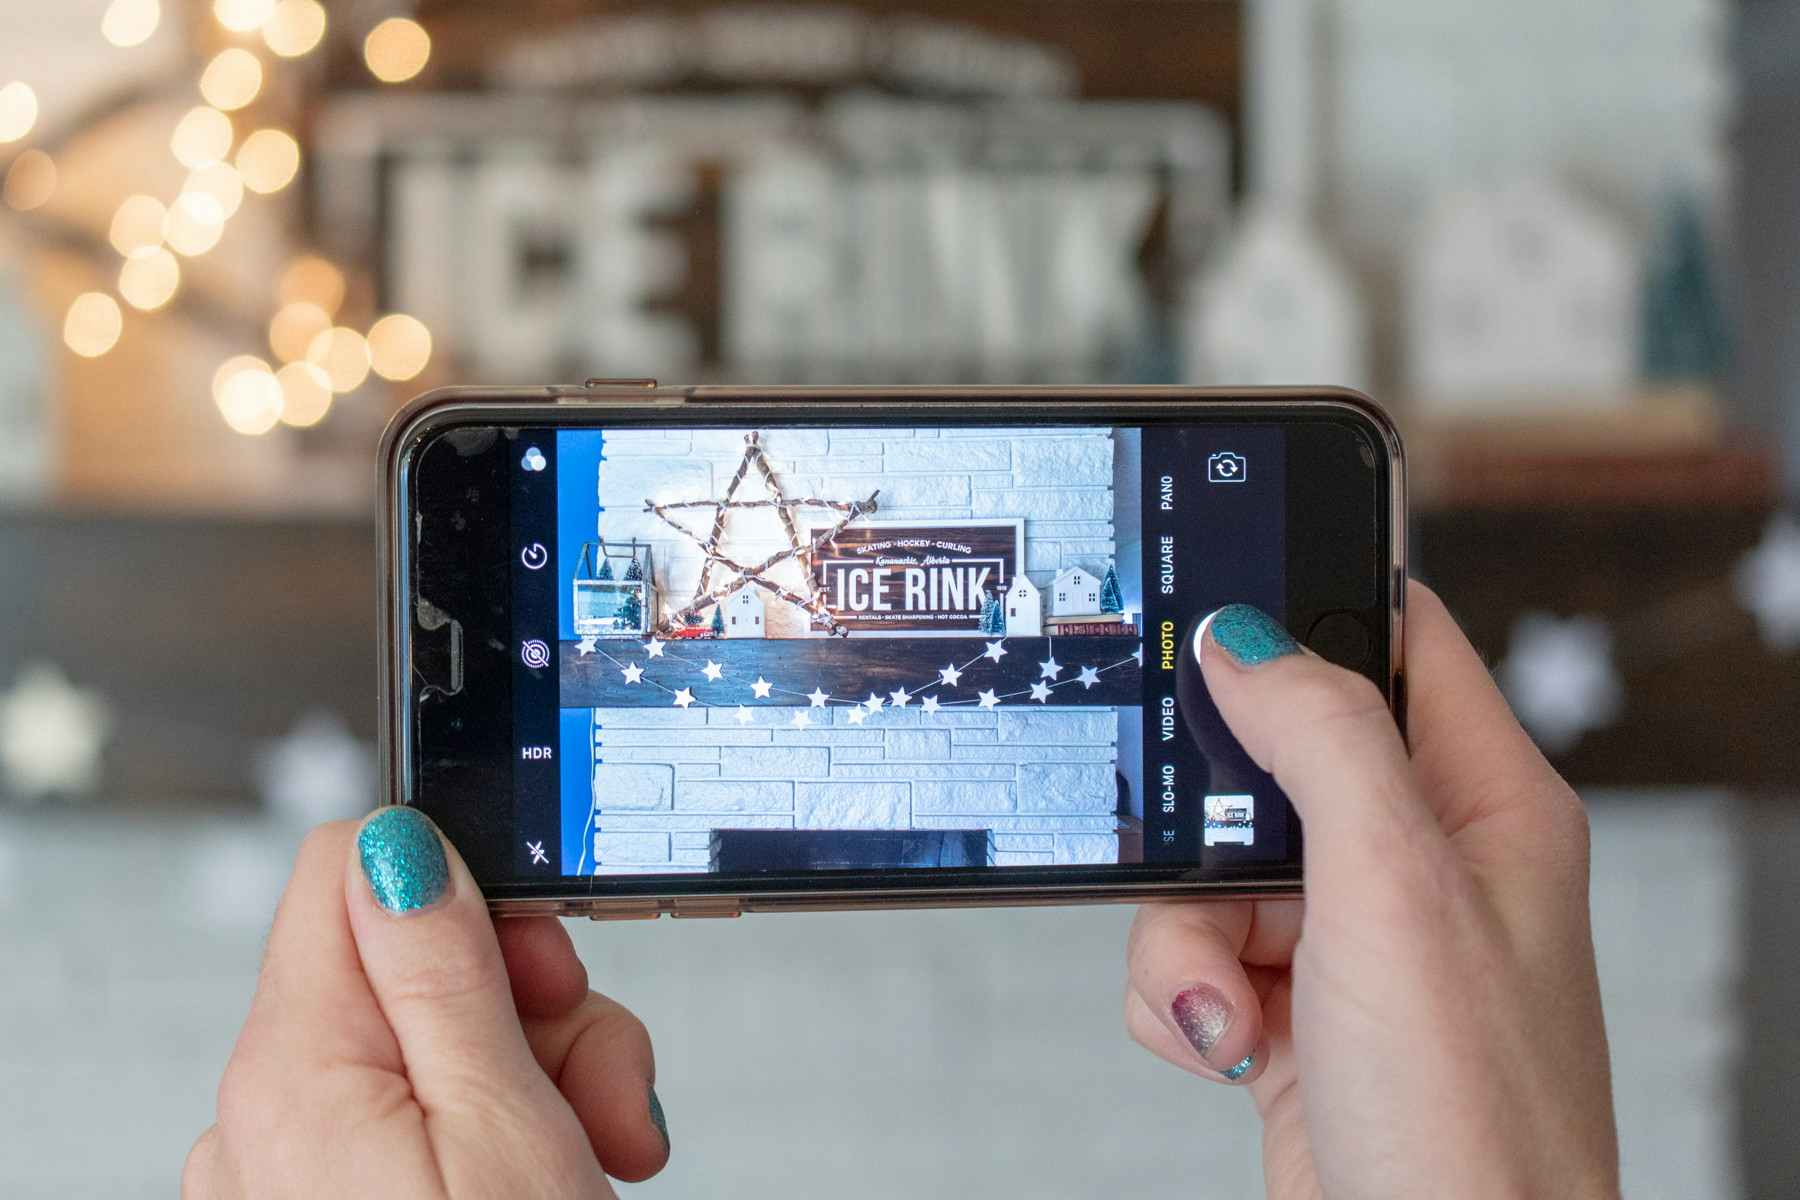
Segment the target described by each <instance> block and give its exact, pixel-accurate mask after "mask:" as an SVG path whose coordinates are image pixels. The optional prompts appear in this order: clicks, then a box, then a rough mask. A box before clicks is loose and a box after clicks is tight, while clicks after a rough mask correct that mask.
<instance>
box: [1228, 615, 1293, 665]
mask: <svg viewBox="0 0 1800 1200" xmlns="http://www.w3.org/2000/svg"><path fill="white" fill-rule="evenodd" d="M1208 628H1209V629H1210V630H1211V632H1212V639H1213V641H1214V642H1216V643H1217V644H1218V646H1219V648H1220V649H1222V650H1224V651H1225V653H1227V654H1229V655H1231V657H1232V658H1234V659H1236V660H1237V661H1238V662H1239V663H1240V664H1241V665H1243V666H1246V667H1254V666H1257V665H1258V664H1261V663H1266V662H1268V661H1269V660H1270V659H1275V658H1284V657H1286V656H1287V655H1289V654H1293V653H1295V652H1296V651H1298V650H1299V649H1300V643H1299V642H1296V641H1295V640H1294V638H1293V635H1292V634H1290V633H1289V632H1288V631H1287V630H1286V629H1284V628H1282V626H1281V623H1280V622H1279V621H1277V620H1276V619H1275V618H1274V617H1271V616H1269V615H1268V614H1267V613H1265V612H1263V611H1262V610H1261V609H1260V608H1252V607H1250V606H1249V605H1248V604H1227V605H1226V606H1225V607H1224V608H1221V609H1220V610H1219V611H1218V612H1216V613H1214V614H1213V616H1212V621H1211V622H1210V623H1209V625H1208Z"/></svg>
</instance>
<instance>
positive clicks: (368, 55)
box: [363, 17, 431, 83]
mask: <svg viewBox="0 0 1800 1200" xmlns="http://www.w3.org/2000/svg"><path fill="white" fill-rule="evenodd" d="M430 58H431V35H430V34H428V33H426V32H425V27H424V26H422V25H420V24H419V23H418V22H417V21H413V20H408V19H407V18H406V17H389V18H388V19H387V20H385V21H383V22H382V23H381V24H379V25H377V26H376V27H375V28H373V29H371V30H370V31H369V36H368V37H366V38H364V39H363V61H364V62H366V63H368V64H369V73H370V74H371V75H373V76H375V78H377V79H379V80H381V82H383V83H404V82H406V81H407V80H408V79H411V78H412V77H413V76H414V75H417V74H418V73H419V72H420V71H423V70H424V69H425V64H426V62H428V61H429V60H430Z"/></svg>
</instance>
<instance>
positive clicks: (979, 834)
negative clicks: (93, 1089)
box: [512, 425, 1291, 878]
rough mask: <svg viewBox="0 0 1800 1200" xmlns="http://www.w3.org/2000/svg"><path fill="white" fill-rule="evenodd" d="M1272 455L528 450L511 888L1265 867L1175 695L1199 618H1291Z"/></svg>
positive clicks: (520, 493)
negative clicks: (595, 881) (542, 881)
mask: <svg viewBox="0 0 1800 1200" xmlns="http://www.w3.org/2000/svg"><path fill="white" fill-rule="evenodd" d="M1282 441H1283V439H1282V434H1281V432H1280V430H1279V429H1276V428H1273V427H1267V426H1254V425H1243V426H1230V425H1192V426H1182V427H1165V426H1155V427H1147V428H1121V427H1111V426H1092V427H1089V426H1076V427H1055V428H1051V427H1037V426H1020V427H1004V428H995V427H986V428H970V427H954V428H952V427H944V428H916V427H914V428H895V427H870V428H839V427H833V428H829V429H818V428H792V427H762V428H749V427H743V428H729V429H727V428H709V429H685V428H681V429H678V428H643V427H631V428H619V429H604V430H600V429H581V430H575V429H563V430H540V431H533V430H524V431H521V432H520V433H519V435H518V437H517V440H516V442H515V443H514V445H515V449H514V450H513V451H512V455H513V458H514V460H515V464H516V465H515V468H514V471H513V480H514V484H513V490H514V497H513V499H514V503H513V509H512V511H513V537H514V545H515V547H516V557H515V558H514V560H513V565H512V577H513V612H514V625H515V641H516V654H515V663H514V668H513V669H514V672H515V678H514V683H515V686H514V707H515V740H516V743H517V756H516V759H515V763H514V781H515V813H514V817H515V825H516V828H517V830H518V832H519V835H520V836H519V837H517V838H516V839H515V844H516V846H517V848H518V849H517V855H516V857H517V863H516V866H517V869H518V872H519V874H520V876H521V877H523V878H538V877H544V876H546V875H555V874H562V875H569V876H590V875H601V876H626V875H679V874H688V873H697V872H714V873H725V874H742V873H757V872H781V873H792V872H806V871H832V870H846V869H855V870H869V869H884V870H885V869H897V868H993V869H996V870H1024V869H1039V870H1044V869H1051V870H1054V869H1056V868H1073V867H1089V868H1092V867H1093V866H1095V865H1101V864H1132V863H1153V864H1162V865H1168V864H1191V865H1193V866H1195V867H1209V868H1210V867H1226V868H1228V867H1230V866H1232V865H1234V864H1235V865H1249V864H1255V863H1266V862H1269V861H1284V860H1286V859H1288V858H1289V857H1290V846H1289V832H1288V821H1289V820H1290V819H1291V818H1290V816H1289V813H1288V809H1287V805H1286V802H1285V800H1283V799H1282V797H1281V796H1280V793H1279V792H1278V791H1276V790H1275V788H1274V785H1273V783H1272V781H1270V780H1269V779H1268V778H1267V776H1264V775H1262V774H1261V772H1260V771H1258V770H1257V769H1256V768H1255V767H1254V765H1252V764H1250V763H1249V762H1248V760H1247V759H1246V758H1244V757H1243V755H1242V752H1241V750H1239V749H1238V748H1237V747H1236V745H1235V743H1234V742H1232V741H1231V740H1230V738H1229V735H1228V734H1225V733H1223V730H1222V726H1220V725H1219V723H1218V720H1217V714H1216V713H1214V712H1205V713H1193V712H1189V711H1186V709H1189V708H1192V707H1194V706H1195V704H1196V703H1198V704H1199V705H1201V706H1205V707H1209V706H1207V705H1206V702H1205V700H1204V698H1203V697H1202V698H1200V699H1199V700H1198V701H1195V700H1194V699H1192V698H1186V699H1184V698H1183V697H1181V696H1178V695H1177V687H1176V669H1177V664H1178V660H1179V656H1181V655H1184V654H1188V653H1190V652H1191V651H1190V648H1189V640H1188V639H1189V635H1190V634H1191V633H1192V630H1193V626H1194V623H1195V622H1196V621H1197V619H1198V618H1199V617H1201V616H1203V615H1204V614H1205V613H1207V612H1209V611H1211V610H1212V609H1213V608H1215V607H1217V606H1218V605H1220V604H1224V603H1228V602H1232V601H1246V602H1249V603H1253V604H1256V605H1258V606H1260V607H1263V608H1265V609H1266V610H1268V611H1270V612H1273V613H1276V614H1278V615H1279V614H1280V612H1281V610H1282V606H1283V596H1284V593H1283V582H1284V581H1283V574H1282V561H1283V520H1284V517H1283V512H1282V497H1283V494H1284V493H1283V478H1282V476H1283V469H1284V462H1283V444H1282ZM1184 706H1185V708H1184ZM1209 729H1210V730H1214V731H1215V734H1216V735H1214V736H1209V735H1208V732H1207V731H1208V730H1209ZM1196 730H1198V731H1199V736H1196V732H1195V731H1196Z"/></svg>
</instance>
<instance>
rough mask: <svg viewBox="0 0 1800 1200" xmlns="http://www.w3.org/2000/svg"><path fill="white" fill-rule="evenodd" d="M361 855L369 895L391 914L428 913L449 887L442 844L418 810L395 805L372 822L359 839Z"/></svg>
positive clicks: (448, 870) (365, 826)
mask: <svg viewBox="0 0 1800 1200" xmlns="http://www.w3.org/2000/svg"><path fill="white" fill-rule="evenodd" d="M356 850H357V853H358V854H359V855H360V856H361V858H362V869H363V875H364V876H365V877H366V878H367V879H368V881H369V890H370V891H371V892H373V893H374V894H375V901H376V903H378V904H380V905H381V907H383V908H385V909H387V910H388V911H389V912H392V913H403V912H412V911H414V910H415V909H420V908H425V907H427V906H429V905H431V904H434V903H436V902H437V900H438V898H439V897H441V896H442V895H443V894H444V892H445V890H446V889H447V888H449V886H450V864H449V862H448V861H447V860H446V859H445V858H444V846H443V843H442V842H440V841H438V836H437V831H436V830H435V829H433V828H432V827H431V822H430V821H428V820H426V818H425V814H423V813H421V812H420V811H419V810H418V809H416V808H408V807H406V806H405V805H393V806H390V807H388V808H384V809H382V810H381V811H380V812H378V813H376V814H375V815H374V816H372V817H370V818H369V819H368V821H366V822H365V823H364V824H363V827H362V832H361V833H359V834H357V835H356Z"/></svg>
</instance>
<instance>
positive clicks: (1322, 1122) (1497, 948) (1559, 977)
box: [1126, 584, 1619, 1200]
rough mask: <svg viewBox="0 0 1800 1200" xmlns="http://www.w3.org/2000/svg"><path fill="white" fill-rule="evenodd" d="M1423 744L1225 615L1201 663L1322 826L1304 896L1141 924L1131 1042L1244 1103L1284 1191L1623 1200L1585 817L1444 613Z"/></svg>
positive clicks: (1305, 813) (1268, 761)
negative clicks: (1237, 1091)
mask: <svg viewBox="0 0 1800 1200" xmlns="http://www.w3.org/2000/svg"><path fill="white" fill-rule="evenodd" d="M1405 649H1406V656H1405V657H1406V670H1407V680H1408V685H1409V692H1410V698H1411V704H1410V711H1409V714H1408V717H1409V729H1408V732H1409V735H1410V743H1411V745H1410V749H1409V747H1408V744H1407V742H1406V741H1403V740H1402V739H1401V736H1400V733H1399V730H1398V729H1397V728H1396V727H1395V724H1394V721H1393V718H1392V716H1391V715H1390V714H1389V712H1388V710H1387V706H1386V704H1385V703H1384V702H1383V700H1382V697H1381V694H1380V693H1379V692H1378V691H1377V690H1376V689H1375V688H1374V687H1373V686H1372V685H1371V684H1370V683H1369V682H1368V681H1367V680H1365V679H1363V678H1361V677H1360V676H1357V675H1354V674H1352V673H1351V672H1348V671H1345V670H1342V669H1340V668H1338V667H1334V666H1332V665H1330V664H1329V663H1326V662H1325V661H1323V660H1322V659H1320V658H1317V657H1315V656H1313V655H1311V654H1308V653H1304V652H1301V651H1300V649H1299V647H1298V646H1296V645H1295V644H1294V642H1293V639H1292V638H1290V637H1289V636H1288V635H1287V633H1286V632H1285V631H1284V630H1282V629H1281V627H1280V626H1279V625H1278V624H1276V623H1275V622H1274V621H1272V620H1271V619H1269V618H1268V617H1266V616H1264V615H1263V614H1262V613H1260V612H1257V611H1256V610H1254V609H1249V608H1245V607H1242V606H1233V607H1231V608H1227V609H1223V610H1221V611H1220V612H1219V613H1218V614H1215V616H1214V617H1213V618H1212V619H1211V621H1210V623H1209V624H1208V625H1207V626H1203V627H1202V629H1201V630H1200V632H1199V635H1198V637H1197V639H1196V641H1195V643H1194V644H1193V645H1192V646H1191V647H1190V652H1192V653H1194V654H1196V656H1197V657H1198V658H1199V660H1200V667H1201V670H1202V672H1203V674H1204V676H1205V681H1206V687H1207V690H1208V692H1209V693H1210V695H1211V696H1212V699H1213V701H1214V703H1215V704H1216V705H1217V707H1218V709H1219V711H1220V714H1221V715H1222V716H1223V717H1224V719H1225V722H1226V723H1227V724H1228V725H1229V726H1230V728H1231V730H1232V732H1233V733H1234V734H1235V735H1236V737H1237V739H1238V740H1239V742H1241V743H1242V745H1243V747H1244V749H1245V750H1246V751H1247V752H1248V753H1249V755H1250V756H1251V758H1253V759H1254V760H1255V761H1256V763H1257V764H1258V765H1259V766H1261V767H1263V768H1264V769H1265V770H1267V771H1269V772H1270V773H1271V774H1273V775H1274V777H1275V779H1276V782H1278V783H1279V784H1280V785H1281V787H1282V789H1283V790H1284V791H1285V792H1286V793H1287V794H1288V796H1289V797H1290V798H1291V799H1292V800H1293V803H1294V807H1295V808H1296V810H1298V811H1299V813H1300V815H1301V818H1302V820H1303V821H1304V823H1305V833H1306V865H1305V884H1306V896H1305V899H1304V901H1301V900H1258V901H1248V900H1246V901H1236V902H1226V903H1216V902H1215V903H1207V902H1174V903H1162V904H1151V905H1146V906H1144V907H1143V908H1142V909H1141V910H1140V911H1139V914H1138V918H1137V921H1136V923H1135V924H1134V926H1133V928H1132V933H1131V939H1130V945H1129V950H1128V959H1129V974H1130V980H1129V986H1128V987H1127V991H1126V1023H1127V1026H1128V1027H1129V1029H1130V1031H1131V1033H1132V1035H1133V1036H1134V1037H1135V1038H1136V1039H1137V1040H1138V1041H1139V1042H1141V1043H1142V1044H1143V1045H1144V1046H1145V1047H1147V1048H1148V1049H1150V1050H1151V1051H1152V1052H1153V1053H1155V1054H1157V1055H1159V1056H1161V1057H1163V1058H1165V1059H1167V1060H1169V1061H1170V1062H1172V1063H1174V1064H1176V1065H1177V1066H1180V1067H1182V1068H1184V1069H1186V1070H1188V1071H1191V1072H1193V1073H1194V1074H1196V1075H1199V1076H1201V1077H1203V1078H1207V1079H1212V1080H1216V1081H1225V1082H1235V1083H1240V1084H1242V1085H1244V1086H1247V1087H1248V1089H1249V1091H1250V1093H1251V1095H1252V1096H1253V1097H1254V1099H1255V1102H1256V1106H1257V1110H1258V1112H1260V1113H1261V1115H1262V1118H1263V1167H1264V1178H1265V1181H1266V1185H1267V1188H1268V1192H1269V1194H1270V1195H1271V1196H1279V1197H1303V1196H1304V1197H1310V1196H1318V1195H1324V1194H1328V1195H1332V1196H1356V1197H1363V1196H1366V1197H1382V1198H1383V1200H1388V1198H1392V1197H1401V1196H1421V1197H1426V1196H1428V1197H1433V1198H1438V1197H1445V1196H1458V1197H1461V1196H1581V1197H1590V1196H1598V1197H1610V1196H1615V1195H1617V1193H1618V1186H1619V1185H1618V1147H1617V1142H1616V1136H1615V1133H1614V1127H1613V1115H1612V1093H1611V1081H1610V1076H1609V1068H1608V1062H1607V1049H1606V1032H1605V1028H1604V1025H1603V1023H1602V1020H1601V1013H1600V997H1599V985H1598V981H1597V979H1596V975H1595V969H1594V951H1593V942H1592V937H1591V934H1590V930H1589V922H1588V831H1587V822H1586V817H1585V814H1584V813H1583V811H1582V807H1581V803H1580V801H1579V800H1578V799H1577V798H1576V797H1575V795H1574V793H1573V792H1571V791H1570V789H1569V787H1568V786H1567V785H1566V784H1565V783H1563V781H1562V780H1561V779H1560V778H1558V776H1557V775H1556V773H1555V771H1553V770H1552V769H1551V768H1550V765H1549V764H1548V763H1547V762H1545V761H1544V759H1543V756H1542V755H1540V754H1539V753H1538V751H1537V749H1536V747H1534V746H1533V745H1532V743H1531V741H1530V739H1529V738H1528V737H1526V735H1525V733H1524V731H1523V730H1521V729H1520V728H1519V725H1518V723H1517V722H1516V721H1515V720H1514V719H1513V716H1512V714H1511V712H1510V711H1509V710H1508V709H1507V706H1506V703H1505V701H1504V700H1503V699H1502V698H1501V696H1500V693H1499V692H1498V690H1497V689H1496V688H1495V687H1494V684H1493V682H1492V680H1491V679H1490V678H1489V677H1488V673H1487V671H1486V669H1485V668H1484V667H1483V666H1482V664H1481V661H1480V659H1479V658H1478V657H1477V656H1476V654H1475V652H1474V650H1473V649H1472V648H1471V647H1470V645H1469V643H1468V641H1467V640H1466V639H1465V638H1464V637H1463V635H1462V633H1461V631H1460V630H1458V629H1457V627H1456V624H1455V622H1454V621H1453V620H1452V619H1451V617H1450V615H1449V614H1448V613H1447V612H1446V611H1445V609H1444V607H1443V605H1442V604H1441V603H1440V602H1439V601H1438V599H1437V597H1436V596H1434V595H1432V594H1431V593H1430V592H1428V591H1427V590H1425V589H1424V588H1422V587H1420V586H1418V585H1417V584H1414V585H1413V586H1412V588H1411V590H1410V592H1409V595H1408V606H1407V624H1406V647H1405Z"/></svg>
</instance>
